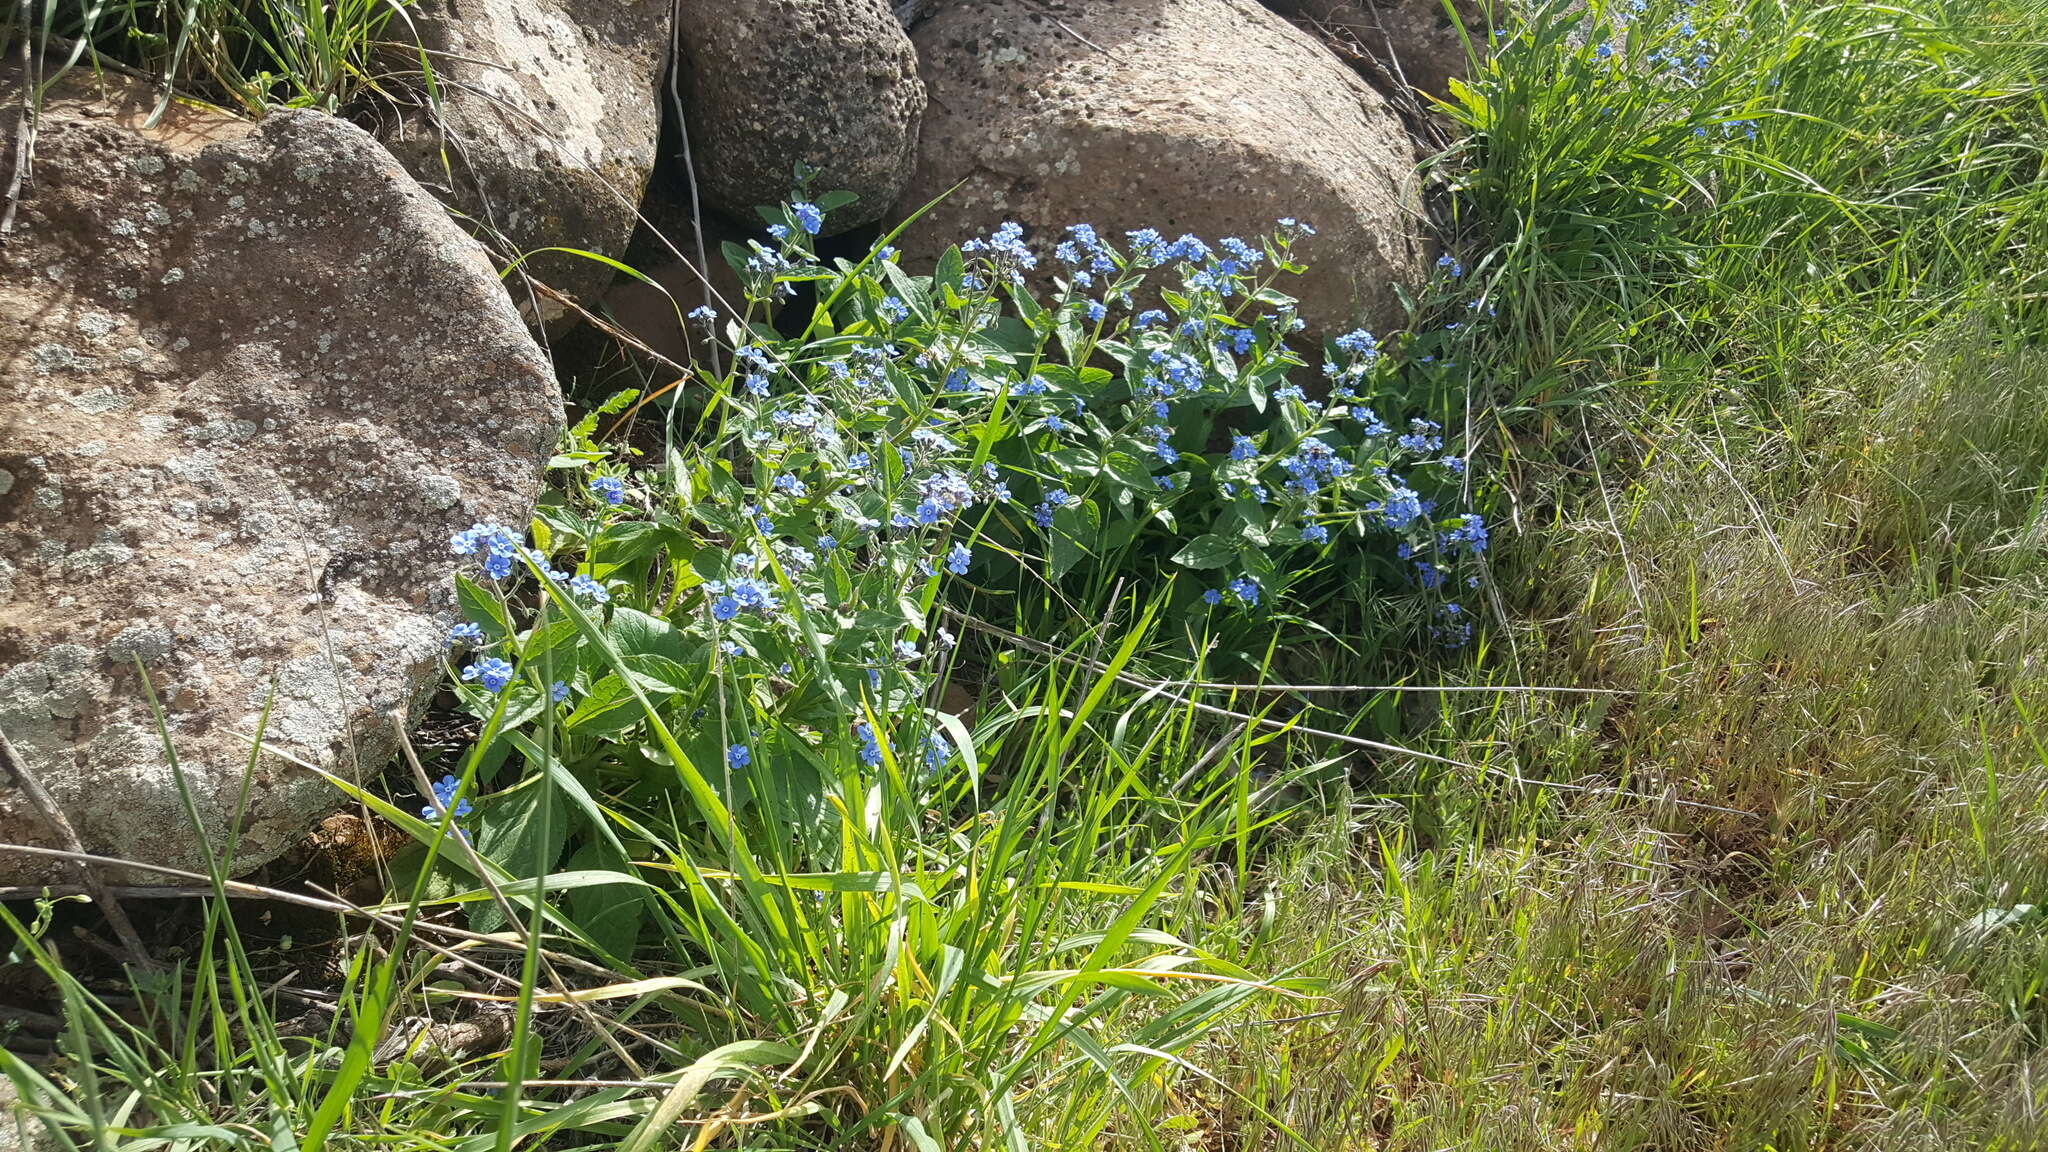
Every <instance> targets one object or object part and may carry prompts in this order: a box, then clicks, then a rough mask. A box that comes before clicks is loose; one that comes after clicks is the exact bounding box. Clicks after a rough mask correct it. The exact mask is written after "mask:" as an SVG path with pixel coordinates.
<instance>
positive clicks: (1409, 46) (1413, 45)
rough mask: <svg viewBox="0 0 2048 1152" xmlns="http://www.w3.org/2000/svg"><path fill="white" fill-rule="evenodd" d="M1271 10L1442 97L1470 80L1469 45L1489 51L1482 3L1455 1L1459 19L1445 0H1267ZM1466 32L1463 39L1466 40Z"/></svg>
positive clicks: (1394, 76) (1400, 79)
mask: <svg viewBox="0 0 2048 1152" xmlns="http://www.w3.org/2000/svg"><path fill="white" fill-rule="evenodd" d="M1265 4H1266V7H1268V8H1271V9H1272V10H1273V11H1275V12H1278V13H1280V14H1281V15H1282V16H1288V17H1292V18H1294V19H1296V20H1299V21H1301V23H1302V24H1303V25H1304V26H1306V27H1307V28H1308V29H1310V30H1311V31H1313V32H1315V33H1317V34H1319V35H1322V36H1326V37H1328V38H1330V39H1331V40H1332V41H1334V42H1335V43H1337V44H1339V45H1341V46H1343V47H1344V48H1346V49H1349V50H1352V51H1356V52H1362V53H1364V54H1366V55H1367V56H1370V57H1371V58H1372V59H1373V60H1374V61H1376V62H1377V63H1378V64H1379V65H1380V66H1381V67H1382V68H1384V69H1385V70H1386V75H1387V77H1388V78H1389V79H1393V80H1395V81H1396V82H1404V81H1405V82H1406V83H1407V84H1408V85H1409V86H1411V87H1414V88H1420V89H1421V90H1422V91H1424V92H1427V93H1429V94H1431V95H1433V96H1441V95H1443V94H1444V92H1445V91H1446V89H1447V87H1448V85H1449V84H1450V81H1451V80H1452V78H1454V77H1460V76H1463V75H1465V73H1466V71H1467V70H1468V69H1469V68H1470V67H1471V57H1470V56H1469V55H1468V54H1467V52H1466V48H1465V44H1466V40H1467V39H1468V38H1469V39H1470V40H1471V43H1472V47H1473V49H1474V50H1476V51H1478V52H1480V53H1482V54H1483V53H1484V52H1485V51H1486V39H1487V37H1486V17H1485V14H1484V13H1482V12H1481V10H1480V6H1479V0H1452V5H1451V7H1452V9H1453V10H1454V11H1455V12H1456V19H1455V20H1453V18H1452V14H1451V13H1450V12H1446V11H1445V10H1444V3H1443V0H1265ZM1461 30H1462V34H1461Z"/></svg>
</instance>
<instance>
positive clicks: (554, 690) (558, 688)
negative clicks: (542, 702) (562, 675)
mask: <svg viewBox="0 0 2048 1152" xmlns="http://www.w3.org/2000/svg"><path fill="white" fill-rule="evenodd" d="M568 698H569V685H567V684H566V683H564V682H562V681H560V680H557V681H555V682H554V683H553V684H550V685H548V699H550V700H553V701H554V702H555V703H557V704H560V703H561V702H562V701H564V700H567V699H568Z"/></svg>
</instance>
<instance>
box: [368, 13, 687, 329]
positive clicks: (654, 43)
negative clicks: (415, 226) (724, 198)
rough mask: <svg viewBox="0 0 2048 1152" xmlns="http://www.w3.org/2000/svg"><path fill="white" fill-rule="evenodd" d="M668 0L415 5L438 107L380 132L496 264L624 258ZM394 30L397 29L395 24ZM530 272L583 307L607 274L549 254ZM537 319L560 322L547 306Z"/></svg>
mask: <svg viewBox="0 0 2048 1152" xmlns="http://www.w3.org/2000/svg"><path fill="white" fill-rule="evenodd" d="M669 6H670V0H418V2H417V3H415V4H413V5H412V6H411V7H409V8H407V9H406V13H407V15H408V16H410V17H411V20H412V24H413V26H414V27H416V28H418V30H419V41H420V43H421V44H423V45H424V46H425V47H427V48H428V49H431V50H433V52H434V55H433V56H432V57H431V59H432V62H433V67H434V75H435V78H436V80H437V82H438V92H439V97H440V106H439V109H438V112H437V113H436V114H435V115H432V116H429V115H426V114H424V113H422V114H419V115H412V116H406V117H402V118H400V119H398V120H397V121H396V122H395V124H394V125H393V126H392V127H391V128H390V129H389V130H387V131H384V132H383V133H381V136H382V139H383V140H384V143H385V144H386V145H387V146H388V147H389V148H390V149H391V151H392V152H393V154H395V155H396V156H397V157H398V158H399V160H400V162H402V163H403V164H405V166H406V167H407V168H408V169H410V170H411V172H412V173H413V175H414V176H416V177H418V178H419V180H420V182H421V183H422V184H424V185H426V186H427V187H428V188H429V189H432V190H433V191H435V192H436V193H437V194H438V195H440V196H442V197H443V198H444V199H446V200H448V201H449V203H450V204H451V205H452V206H453V207H455V208H457V209H458V210H460V211H461V212H463V213H464V214H465V215H467V216H468V217H469V218H470V220H471V221H472V224H471V227H472V229H473V230H474V231H475V232H476V234H477V235H478V236H480V237H482V238H484V239H485V240H486V241H487V242H489V243H491V244H492V245H493V248H494V250H495V251H496V253H497V255H498V258H499V259H500V261H501V262H509V261H511V260H512V259H514V258H516V257H517V256H519V255H520V254H521V253H525V252H532V251H534V250H536V249H540V248H548V247H566V248H581V249H583V250H585V251H590V252H595V253H598V254H599V255H602V256H608V257H611V258H613V259H617V258H618V257H619V256H620V255H622V254H623V253H624V251H625V247H626V241H627V240H628V238H630V237H631V236H632V234H633V227H634V224H635V223H636V216H635V213H634V209H635V207H636V206H637V205H638V204H639V202H640V195H641V192H642V191H643V190H644V189H645V188H646V186H647V179H648V176H649V174H650V173H652V172H653V170H654V161H655V154H656V149H657V147H658V145H659V137H660V133H661V99H662V93H661V78H662V72H663V69H664V68H665V67H666V66H667V64H668V59H669V53H670V38H669ZM396 25H397V21H393V26H394V27H396ZM525 267H527V268H528V270H529V271H531V272H532V273H533V275H534V276H535V277H536V278H538V279H539V280H541V281H543V282H545V283H546V284H547V285H548V286H550V287H552V288H555V289H557V290H559V291H561V292H562V293H563V294H565V295H567V296H569V297H570V298H571V299H573V300H575V301H576V302H578V303H582V304H587V303H588V302H590V301H591V300H593V299H594V298H595V297H596V296H597V295H598V293H600V292H602V291H603V289H604V287H605V285H607V284H609V283H610V282H611V278H612V269H611V268H609V267H608V266H606V265H605V264H603V263H601V262H599V261H595V260H590V259H588V258H586V257H581V256H575V255H571V254H568V253H542V254H541V255H539V256H536V257H534V258H533V259H532V260H530V261H529V262H528V264H527V265H525ZM521 303H522V305H525V306H528V307H529V308H530V309H531V310H532V311H534V312H536V313H537V314H538V315H539V317H540V318H542V319H545V320H553V319H556V318H557V317H559V316H561V315H563V314H564V312H565V310H564V309H563V307H562V305H560V304H559V303H557V302H555V301H553V300H551V299H548V298H546V297H545V296H541V297H539V298H537V299H535V300H532V301H528V300H522V301H521Z"/></svg>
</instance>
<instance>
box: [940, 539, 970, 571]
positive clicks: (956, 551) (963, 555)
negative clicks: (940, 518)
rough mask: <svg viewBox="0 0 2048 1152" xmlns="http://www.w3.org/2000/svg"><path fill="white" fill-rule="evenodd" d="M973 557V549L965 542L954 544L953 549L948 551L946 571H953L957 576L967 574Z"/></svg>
mask: <svg viewBox="0 0 2048 1152" xmlns="http://www.w3.org/2000/svg"><path fill="white" fill-rule="evenodd" d="M973 559H974V550H973V549H971V548H969V547H968V546H967V545H965V544H955V545H953V550H952V551H950V552H948V553H946V571H948V572H951V573H952V574H953V575H955V576H965V575H966V574H967V565H968V563H969V561H971V560H973Z"/></svg>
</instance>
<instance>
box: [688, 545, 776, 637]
mask: <svg viewBox="0 0 2048 1152" xmlns="http://www.w3.org/2000/svg"><path fill="white" fill-rule="evenodd" d="M742 558H744V559H745V560H747V561H749V563H746V564H742V563H741V562H740V561H741V559H742ZM752 559H753V556H752V554H750V553H742V554H741V556H736V557H734V558H733V567H734V568H735V569H737V570H738V571H741V572H748V571H751V570H752V568H753V565H752V563H751V561H752ZM705 587H706V588H708V589H709V590H710V591H712V592H714V593H716V594H717V595H716V596H715V597H714V598H713V599H712V601H711V618H712V619H713V620H718V621H721V622H723V621H726V620H730V619H732V618H733V617H735V616H737V615H739V614H740V613H741V612H743V611H744V612H752V613H753V614H755V615H756V616H764V617H765V616H773V615H774V614H775V589H774V588H773V587H771V586H769V585H768V584H765V583H763V582H762V581H760V580H759V579H757V578H755V577H753V576H745V575H742V576H735V577H733V578H732V579H731V580H725V581H713V582H711V583H708V584H706V585H705Z"/></svg>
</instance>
